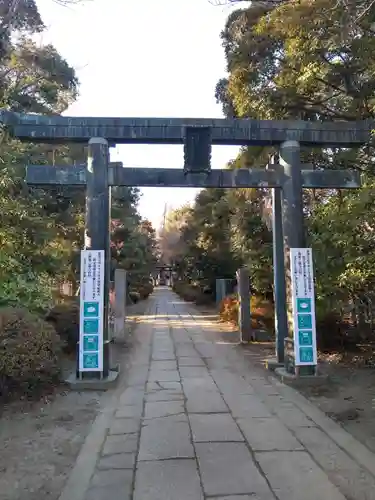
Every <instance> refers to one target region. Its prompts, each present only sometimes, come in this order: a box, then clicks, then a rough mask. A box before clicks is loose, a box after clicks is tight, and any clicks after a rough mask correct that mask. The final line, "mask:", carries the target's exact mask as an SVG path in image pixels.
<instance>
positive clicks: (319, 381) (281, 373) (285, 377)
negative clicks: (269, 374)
mask: <svg viewBox="0 0 375 500" xmlns="http://www.w3.org/2000/svg"><path fill="white" fill-rule="evenodd" d="M275 374H276V375H277V377H278V378H279V379H280V380H281V382H283V383H284V384H287V385H291V386H294V387H317V386H320V385H323V384H325V383H326V382H327V380H328V376H327V375H319V374H316V375H296V374H295V373H289V372H287V371H286V370H285V368H276V369H275Z"/></svg>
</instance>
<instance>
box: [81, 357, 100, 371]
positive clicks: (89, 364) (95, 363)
mask: <svg viewBox="0 0 375 500" xmlns="http://www.w3.org/2000/svg"><path fill="white" fill-rule="evenodd" d="M83 368H86V369H87V368H92V369H93V370H94V369H96V368H99V355H98V354H86V353H85V354H84V355H83Z"/></svg>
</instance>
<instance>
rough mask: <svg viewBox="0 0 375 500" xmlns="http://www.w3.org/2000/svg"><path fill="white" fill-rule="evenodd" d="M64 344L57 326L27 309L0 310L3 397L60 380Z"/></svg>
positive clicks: (0, 367)
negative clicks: (56, 328) (57, 332)
mask: <svg viewBox="0 0 375 500" xmlns="http://www.w3.org/2000/svg"><path fill="white" fill-rule="evenodd" d="M61 348H62V344H61V341H60V339H59V337H58V336H57V335H56V333H55V330H54V328H53V327H52V326H51V325H49V324H48V323H46V322H45V321H43V320H42V319H41V318H40V317H39V316H37V315H34V314H31V313H30V312H29V311H27V310H25V309H17V308H2V309H0V397H2V398H7V397H9V396H10V395H12V393H14V392H16V393H23V394H26V395H27V394H30V393H34V392H35V391H36V390H38V389H39V388H41V387H43V386H46V385H49V384H51V383H53V382H56V381H57V380H58V376H59V373H60V365H59V359H60V354H61Z"/></svg>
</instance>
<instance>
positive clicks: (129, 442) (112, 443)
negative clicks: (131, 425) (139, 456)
mask: <svg viewBox="0 0 375 500" xmlns="http://www.w3.org/2000/svg"><path fill="white" fill-rule="evenodd" d="M137 447H138V434H123V435H119V436H108V437H107V438H106V440H105V441H104V446H103V449H102V456H105V455H113V454H115V453H133V452H134V453H135V452H136V451H137Z"/></svg>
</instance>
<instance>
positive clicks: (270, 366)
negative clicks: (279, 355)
mask: <svg viewBox="0 0 375 500" xmlns="http://www.w3.org/2000/svg"><path fill="white" fill-rule="evenodd" d="M264 365H265V367H266V368H267V370H269V371H271V372H274V371H275V370H276V368H284V363H279V362H278V361H277V359H276V358H267V359H266V360H265V362H264Z"/></svg>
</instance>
